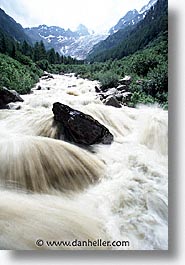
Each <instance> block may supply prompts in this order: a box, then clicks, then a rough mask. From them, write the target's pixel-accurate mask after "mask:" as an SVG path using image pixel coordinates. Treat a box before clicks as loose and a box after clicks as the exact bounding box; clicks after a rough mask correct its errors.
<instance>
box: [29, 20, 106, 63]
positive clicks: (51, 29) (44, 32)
mask: <svg viewBox="0 0 185 265" xmlns="http://www.w3.org/2000/svg"><path fill="white" fill-rule="evenodd" d="M25 33H26V34H27V35H28V36H29V37H30V38H31V40H32V41H33V42H37V41H41V40H42V41H43V42H44V44H45V46H46V48H54V49H55V51H57V52H59V54H61V55H65V56H71V57H74V58H77V59H79V60H84V59H85V58H86V56H87V54H88V53H89V52H90V51H91V50H92V48H93V46H94V45H95V44H96V43H98V42H99V41H101V40H103V39H105V38H106V37H107V35H97V34H90V33H89V31H88V29H87V28H86V27H85V26H84V25H82V24H80V25H79V26H78V28H77V30H76V31H71V30H70V29H68V30H65V29H63V28H61V27H56V26H46V25H40V26H38V27H32V28H26V29H25Z"/></svg>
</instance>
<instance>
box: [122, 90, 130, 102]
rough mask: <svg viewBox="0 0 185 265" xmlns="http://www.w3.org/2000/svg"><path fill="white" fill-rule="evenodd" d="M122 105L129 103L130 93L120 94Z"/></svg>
mask: <svg viewBox="0 0 185 265" xmlns="http://www.w3.org/2000/svg"><path fill="white" fill-rule="evenodd" d="M122 96H123V97H122V103H127V102H128V101H130V99H131V96H132V93H130V92H125V93H123V94H122Z"/></svg>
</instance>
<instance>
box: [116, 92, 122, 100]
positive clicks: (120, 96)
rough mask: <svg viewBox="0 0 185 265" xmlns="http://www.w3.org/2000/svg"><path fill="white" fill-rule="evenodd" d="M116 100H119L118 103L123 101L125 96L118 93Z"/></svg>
mask: <svg viewBox="0 0 185 265" xmlns="http://www.w3.org/2000/svg"><path fill="white" fill-rule="evenodd" d="M115 98H116V99H117V100H118V101H122V98H123V95H122V94H121V93H118V94H116V95H115Z"/></svg>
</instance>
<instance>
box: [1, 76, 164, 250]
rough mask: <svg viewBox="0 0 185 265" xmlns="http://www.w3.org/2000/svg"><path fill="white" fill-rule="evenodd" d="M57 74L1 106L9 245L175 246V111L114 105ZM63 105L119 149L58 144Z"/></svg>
mask: <svg viewBox="0 0 185 265" xmlns="http://www.w3.org/2000/svg"><path fill="white" fill-rule="evenodd" d="M53 77H54V78H52V79H48V80H42V79H40V81H39V83H38V84H37V85H36V86H35V87H34V88H33V89H32V91H33V93H31V94H28V95H22V97H23V99H24V102H22V103H20V102H17V103H14V104H12V105H11V110H0V150H1V151H0V183H1V190H0V194H1V197H0V231H1V232H0V248H1V249H38V246H37V245H36V244H35V242H36V240H37V239H41V240H43V245H42V246H40V247H42V249H48V248H50V249H66V248H67V249H70V247H64V246H50V247H48V246H47V244H46V241H47V240H70V241H73V240H76V239H77V240H81V241H82V240H92V241H93V240H98V239H101V240H107V241H110V242H113V241H120V242H122V241H125V242H129V244H127V245H123V246H119V243H118V244H117V246H113V245H111V246H108V247H107V246H106V247H101V248H102V249H107V248H108V249H125V250H126V249H131V250H153V249H162V250H163V249H167V248H168V220H167V217H168V112H167V111H164V110H162V109H161V108H159V107H158V106H138V108H129V107H126V106H123V107H122V108H114V107H111V106H105V105H104V104H103V103H102V102H101V101H100V99H99V98H98V96H97V94H96V93H95V89H94V87H95V86H96V85H98V82H96V81H90V80H84V79H81V78H77V77H75V76H74V75H73V74H68V75H53ZM39 85H40V87H41V89H40V90H37V88H38V86H39ZM54 102H61V103H64V104H67V105H69V106H71V107H72V108H75V109H78V110H80V111H83V112H84V113H87V114H89V115H91V116H93V117H94V118H95V119H97V120H98V121H99V122H100V123H102V124H103V125H105V126H106V127H107V128H108V129H109V130H110V132H111V133H112V134H113V135H114V141H113V143H112V144H111V145H103V144H96V145H95V146H94V147H93V148H92V149H89V150H88V149H87V150H86V149H84V148H82V147H80V146H76V145H74V144H70V143H66V142H65V141H63V140H62V139H58V127H57V126H56V124H55V123H54V121H53V113H52V105H53V103H54ZM18 106H20V107H18ZM15 108H20V109H19V110H15ZM77 248H79V249H81V248H83V247H81V246H78V247H76V248H75V249H77ZM89 248H90V249H94V248H100V247H97V246H93V247H92V246H90V247H89ZM71 249H74V247H71ZM85 249H86V248H85Z"/></svg>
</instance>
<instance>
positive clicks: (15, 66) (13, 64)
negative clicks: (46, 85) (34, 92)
mask: <svg viewBox="0 0 185 265" xmlns="http://www.w3.org/2000/svg"><path fill="white" fill-rule="evenodd" d="M0 73H1V75H0V86H1V87H3V86H5V87H7V88H8V89H14V90H16V91H17V92H18V93H20V94H25V93H28V92H30V89H31V88H32V87H33V85H34V83H35V80H34V78H33V73H32V72H30V71H29V70H28V68H27V67H26V66H24V65H21V64H20V63H19V62H18V61H16V60H14V59H12V58H10V57H9V56H7V55H3V54H0Z"/></svg>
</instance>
